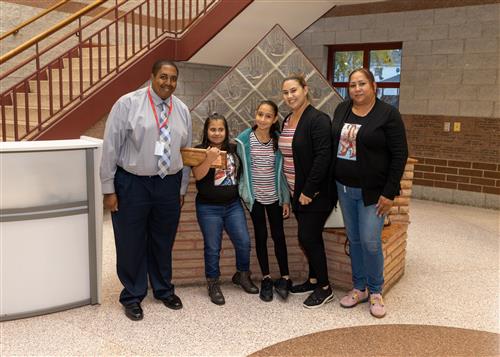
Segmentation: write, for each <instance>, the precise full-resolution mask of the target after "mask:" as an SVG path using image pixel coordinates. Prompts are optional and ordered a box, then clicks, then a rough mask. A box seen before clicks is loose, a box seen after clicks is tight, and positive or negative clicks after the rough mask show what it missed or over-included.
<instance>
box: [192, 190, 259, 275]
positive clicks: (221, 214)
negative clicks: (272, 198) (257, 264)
mask: <svg viewBox="0 0 500 357" xmlns="http://www.w3.org/2000/svg"><path fill="white" fill-rule="evenodd" d="M196 217H197V218H198V224H199V225H200V229H201V232H202V234H203V240H204V243H205V249H204V250H205V276H206V277H207V278H218V277H219V276H220V269H219V259H220V250H221V246H222V230H223V229H225V230H226V233H227V234H228V236H229V238H230V239H231V242H232V243H233V246H234V250H235V251H236V269H237V270H238V271H248V270H249V269H250V236H249V234H248V228H247V220H246V217H245V212H244V211H243V207H242V206H241V202H240V200H239V199H237V200H234V201H233V202H231V203H228V204H225V205H213V204H206V203H199V202H196Z"/></svg>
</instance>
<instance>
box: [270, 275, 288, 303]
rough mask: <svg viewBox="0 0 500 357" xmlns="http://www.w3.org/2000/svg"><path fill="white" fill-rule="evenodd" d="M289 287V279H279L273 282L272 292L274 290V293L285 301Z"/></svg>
mask: <svg viewBox="0 0 500 357" xmlns="http://www.w3.org/2000/svg"><path fill="white" fill-rule="evenodd" d="M291 287H292V280H290V279H285V278H279V279H278V280H276V281H275V282H274V290H276V293H277V294H278V295H279V297H280V298H282V299H283V300H286V299H287V298H288V292H289V291H290V288H291Z"/></svg>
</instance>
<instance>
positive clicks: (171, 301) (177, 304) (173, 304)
mask: <svg viewBox="0 0 500 357" xmlns="http://www.w3.org/2000/svg"><path fill="white" fill-rule="evenodd" d="M161 301H163V303H164V304H165V306H166V307H168V308H169V309H172V310H179V309H182V301H181V299H180V298H179V297H178V296H177V295H175V294H172V295H170V296H167V297H166V298H164V299H162V300H161Z"/></svg>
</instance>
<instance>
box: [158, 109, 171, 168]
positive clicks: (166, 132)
mask: <svg viewBox="0 0 500 357" xmlns="http://www.w3.org/2000/svg"><path fill="white" fill-rule="evenodd" d="M166 118H167V105H166V104H165V102H162V103H161V113H160V126H161V125H162V124H163V122H164V121H165V119H166ZM160 142H162V143H163V145H164V146H163V155H162V156H161V157H160V159H159V160H158V169H159V170H158V175H160V177H161V178H164V177H165V176H167V174H168V168H169V167H170V128H169V126H168V124H167V125H165V126H164V127H162V128H161V129H160Z"/></svg>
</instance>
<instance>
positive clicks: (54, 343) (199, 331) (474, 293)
mask: <svg viewBox="0 0 500 357" xmlns="http://www.w3.org/2000/svg"><path fill="white" fill-rule="evenodd" d="M499 215H500V213H499V211H494V210H486V209H479V208H473V207H465V206H457V205H448V204H443V203H435V202H429V201H419V200H413V201H412V203H411V220H412V224H411V225H410V228H409V234H408V235H409V238H408V247H407V265H406V273H405V275H404V276H403V278H402V279H401V281H400V282H399V283H398V284H397V285H396V286H395V287H393V288H392V289H391V291H390V292H389V293H388V294H387V295H386V296H385V301H386V305H387V307H388V314H387V316H386V317H385V318H384V319H381V320H378V319H374V318H372V317H371V316H370V315H369V313H368V310H367V309H368V307H367V306H366V304H363V305H361V306H358V307H356V308H354V309H349V310H347V309H342V308H340V307H339V305H338V298H337V299H336V300H335V301H334V302H333V303H330V304H328V305H326V306H325V307H323V308H321V309H318V310H307V309H304V308H303V307H302V306H301V303H302V300H303V299H304V297H302V296H291V297H290V299H289V301H288V302H286V303H283V302H281V301H277V300H276V299H275V300H274V301H273V302H271V303H263V302H261V301H260V300H259V298H258V297H257V296H256V295H247V294H244V293H242V292H241V291H240V290H238V289H237V288H235V287H233V286H232V285H223V291H224V294H225V296H226V305H225V306H223V307H219V306H216V305H214V304H212V303H210V302H209V300H208V297H207V296H206V288H205V286H188V287H182V286H181V287H178V288H177V293H178V295H180V296H181V298H182V300H183V303H184V309H182V310H180V311H172V310H168V309H166V308H165V307H164V306H163V305H162V304H161V303H159V302H157V301H155V300H153V299H152V298H151V297H150V296H148V297H147V298H146V299H145V301H144V302H143V308H144V313H145V318H144V320H143V321H141V322H132V321H130V320H128V319H127V318H126V317H125V316H124V314H123V310H122V307H121V306H120V305H119V304H118V302H117V300H118V294H119V291H120V284H119V282H118V279H117V278H116V275H115V268H114V243H113V235H112V231H111V224H110V222H109V220H106V222H105V226H104V243H103V244H104V263H103V276H102V279H103V286H102V289H103V290H102V294H103V302H102V305H100V306H86V307H82V308H77V309H73V310H68V311H65V312H60V313H55V314H51V315H45V316H40V317H34V318H29V319H22V320H16V321H9V322H3V323H1V324H0V328H1V331H0V332H1V340H0V352H1V355H2V356H10V355H168V356H195V355H196V356H200V355H204V356H221V355H225V356H229V355H230V356H243V355H248V354H250V353H252V352H255V351H258V350H261V349H263V348H265V347H268V346H271V345H273V344H276V343H278V342H281V341H285V340H288V339H291V338H294V337H299V336H303V335H306V334H310V333H314V332H319V331H326V330H331V329H339V328H345V327H354V326H364V325H386V324H414V325H437V326H451V327H458V328H465V329H472V330H480V331H488V332H494V333H499V332H500V328H499V291H500V290H499V239H500V238H499V236H500V235H499V232H500V226H499ZM336 293H337V296H340V295H341V294H342V293H341V292H339V291H337V292H336ZM442 338H443V341H446V335H443V337H442ZM452 341H453V339H450V343H452ZM379 342H380V343H385V344H386V345H387V348H386V350H385V351H386V354H387V355H390V354H391V352H390V351H391V337H390V336H388V337H387V340H386V341H379ZM299 354H300V353H299Z"/></svg>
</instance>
